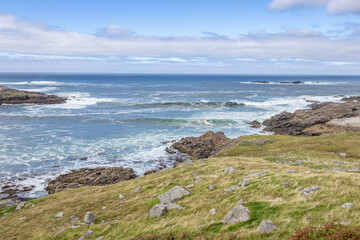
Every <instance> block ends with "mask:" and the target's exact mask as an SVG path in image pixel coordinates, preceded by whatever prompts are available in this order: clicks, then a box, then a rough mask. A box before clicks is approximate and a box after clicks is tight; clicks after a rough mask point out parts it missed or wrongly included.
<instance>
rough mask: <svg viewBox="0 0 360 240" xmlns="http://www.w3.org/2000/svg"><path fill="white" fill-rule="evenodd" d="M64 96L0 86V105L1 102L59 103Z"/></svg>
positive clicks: (63, 101)
mask: <svg viewBox="0 0 360 240" xmlns="http://www.w3.org/2000/svg"><path fill="white" fill-rule="evenodd" d="M65 100H66V99H65V98H61V97H58V96H55V95H47V94H44V93H39V92H28V91H19V90H16V89H12V88H7V87H4V86H0V105H1V104H22V103H33V104H59V103H65Z"/></svg>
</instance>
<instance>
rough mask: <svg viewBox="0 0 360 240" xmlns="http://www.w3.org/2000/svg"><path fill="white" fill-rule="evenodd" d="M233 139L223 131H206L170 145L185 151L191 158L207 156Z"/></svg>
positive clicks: (230, 142) (227, 145)
mask: <svg viewBox="0 0 360 240" xmlns="http://www.w3.org/2000/svg"><path fill="white" fill-rule="evenodd" d="M233 143H234V141H233V140H232V139H229V138H227V137H226V136H225V134H224V133H223V132H217V133H213V132H210V131H209V132H207V133H205V134H204V135H202V136H200V137H186V138H183V139H181V140H180V141H179V142H176V143H174V144H173V145H172V147H173V148H175V149H177V150H179V151H180V152H182V153H185V154H187V155H189V156H190V157H191V159H193V160H196V159H203V158H208V157H210V156H211V155H213V154H215V153H217V152H220V151H221V150H224V149H226V148H228V147H230V146H232V144H233Z"/></svg>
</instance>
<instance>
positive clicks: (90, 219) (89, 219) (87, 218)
mask: <svg viewBox="0 0 360 240" xmlns="http://www.w3.org/2000/svg"><path fill="white" fill-rule="evenodd" d="M84 223H86V224H93V223H95V215H94V214H93V213H92V212H87V213H86V215H85V217H84Z"/></svg>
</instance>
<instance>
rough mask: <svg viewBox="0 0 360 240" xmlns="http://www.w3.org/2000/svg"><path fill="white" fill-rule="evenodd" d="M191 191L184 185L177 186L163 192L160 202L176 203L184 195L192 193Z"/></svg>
mask: <svg viewBox="0 0 360 240" xmlns="http://www.w3.org/2000/svg"><path fill="white" fill-rule="evenodd" d="M190 194H191V192H190V191H189V190H187V189H185V188H183V187H180V186H175V187H173V188H172V189H170V190H169V191H167V192H165V193H163V194H161V195H160V196H159V197H158V198H159V200H160V203H164V204H167V203H174V202H176V201H178V200H180V199H181V198H182V197H183V196H186V195H190Z"/></svg>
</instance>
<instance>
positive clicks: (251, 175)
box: [244, 170, 266, 178]
mask: <svg viewBox="0 0 360 240" xmlns="http://www.w3.org/2000/svg"><path fill="white" fill-rule="evenodd" d="M265 173H266V170H263V171H260V172H255V173H251V174H249V175H246V176H244V178H251V177H257V176H260V175H262V174H265Z"/></svg>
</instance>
